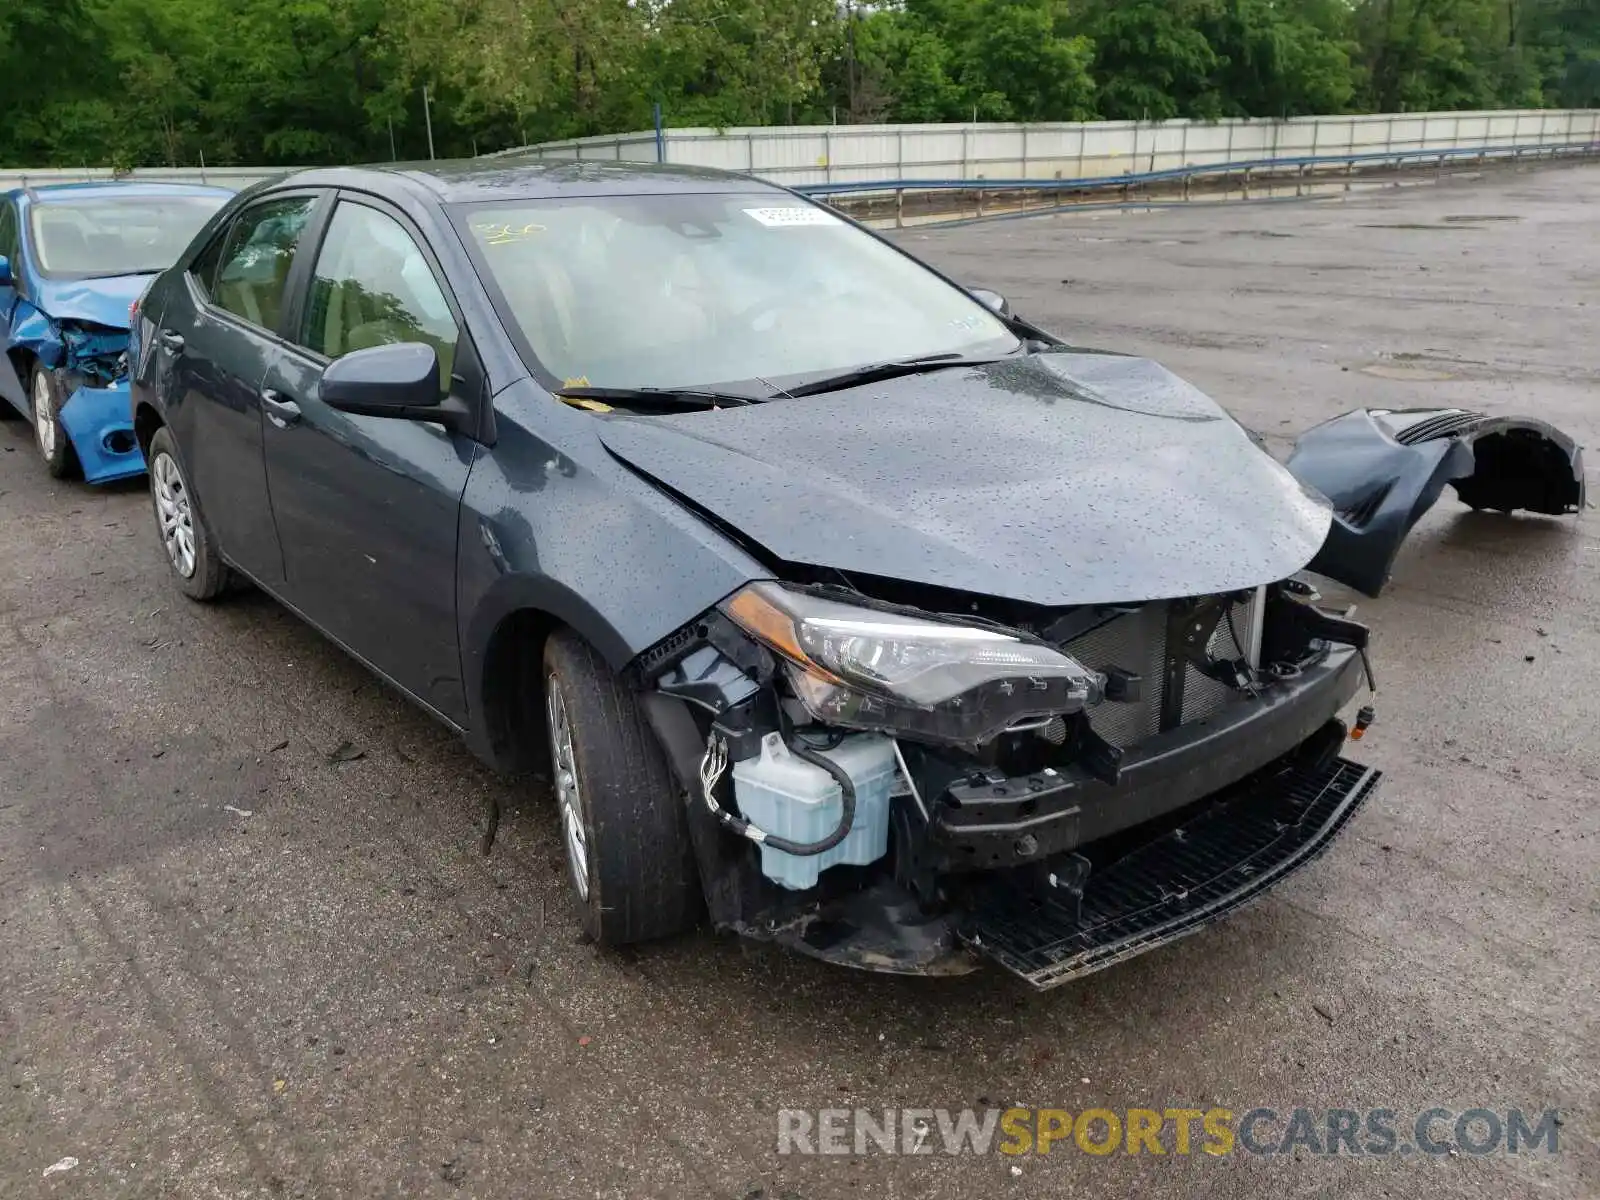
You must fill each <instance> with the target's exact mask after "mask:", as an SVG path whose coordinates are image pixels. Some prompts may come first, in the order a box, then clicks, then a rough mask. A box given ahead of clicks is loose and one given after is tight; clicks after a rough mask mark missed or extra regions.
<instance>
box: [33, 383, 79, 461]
mask: <svg viewBox="0 0 1600 1200" xmlns="http://www.w3.org/2000/svg"><path fill="white" fill-rule="evenodd" d="M61 400H62V396H61V388H60V387H59V386H58V385H57V383H56V373H55V372H54V371H51V370H48V369H47V368H45V367H44V366H43V365H41V364H37V363H36V364H34V368H33V376H32V378H31V379H29V381H28V404H29V408H30V410H31V411H30V413H29V416H30V417H32V419H33V440H34V444H35V445H37V446H38V447H39V457H40V458H42V459H44V465H45V469H46V470H48V471H49V472H50V474H51V476H53V477H54V478H56V479H65V478H67V476H69V475H71V474H72V472H73V468H74V467H76V466H77V465H78V456H77V454H76V452H74V451H73V449H72V439H71V438H69V437H68V436H67V431H66V430H65V429H63V428H62V427H61V416H60V413H61Z"/></svg>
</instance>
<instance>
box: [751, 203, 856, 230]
mask: <svg viewBox="0 0 1600 1200" xmlns="http://www.w3.org/2000/svg"><path fill="white" fill-rule="evenodd" d="M744 213H745V216H747V217H753V218H755V219H756V220H757V221H760V222H761V223H762V224H763V225H766V226H769V227H771V228H773V229H787V228H789V227H790V226H797V225H838V224H840V223H841V222H840V220H839V218H838V217H836V216H834V215H833V214H832V213H831V212H826V211H824V210H823V209H820V208H810V207H806V208H799V207H790V208H747V209H745V210H744Z"/></svg>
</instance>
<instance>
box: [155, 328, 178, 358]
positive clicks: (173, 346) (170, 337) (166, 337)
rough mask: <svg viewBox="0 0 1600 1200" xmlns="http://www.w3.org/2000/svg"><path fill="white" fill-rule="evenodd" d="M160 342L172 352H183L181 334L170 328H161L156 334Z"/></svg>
mask: <svg viewBox="0 0 1600 1200" xmlns="http://www.w3.org/2000/svg"><path fill="white" fill-rule="evenodd" d="M157 336H158V337H159V338H160V339H161V344H162V346H164V347H165V348H166V349H167V350H168V351H169V352H170V353H172V354H182V353H183V334H181V333H173V332H172V330H170V329H163V330H162V331H161V332H160V333H159V334H158V335H157Z"/></svg>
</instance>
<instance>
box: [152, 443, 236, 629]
mask: <svg viewBox="0 0 1600 1200" xmlns="http://www.w3.org/2000/svg"><path fill="white" fill-rule="evenodd" d="M147 457H148V459H149V463H148V466H149V470H150V503H151V506H152V507H153V508H154V510H155V515H156V532H157V533H158V534H159V535H160V538H161V548H162V549H163V550H164V551H165V552H166V555H167V566H168V567H169V568H170V569H171V571H172V578H173V581H174V582H176V583H177V585H178V589H179V590H180V591H182V592H183V594H184V595H185V596H188V597H189V599H191V600H199V601H202V602H204V601H210V600H215V599H216V598H217V597H218V596H220V595H222V593H223V592H224V591H226V590H227V588H228V574H229V573H228V568H227V566H226V565H224V563H223V561H222V555H221V554H219V553H218V552H217V546H216V543H215V542H214V541H213V540H212V537H211V531H210V530H209V529H208V528H206V522H205V517H204V516H203V515H202V514H201V512H200V506H199V505H198V504H197V503H196V502H195V498H194V495H193V494H192V493H191V492H190V491H189V482H188V477H187V476H186V475H185V474H184V473H183V464H182V463H181V462H180V461H179V460H178V447H177V443H176V442H175V441H174V440H173V437H172V434H171V433H170V432H169V431H168V430H167V429H165V428H161V429H158V430H156V434H155V436H154V437H153V438H151V439H150V450H149V453H148V455H147Z"/></svg>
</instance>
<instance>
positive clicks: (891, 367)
mask: <svg viewBox="0 0 1600 1200" xmlns="http://www.w3.org/2000/svg"><path fill="white" fill-rule="evenodd" d="M999 361H1000V360H999V359H998V358H967V357H966V356H965V355H961V354H925V355H923V356H922V357H921V358H906V359H898V360H895V361H892V362H881V363H871V364H869V365H867V366H865V367H856V368H855V369H854V370H850V371H842V372H840V373H839V374H837V375H829V376H827V377H825V378H823V379H813V380H812V381H811V382H809V383H797V384H795V385H794V386H793V387H791V388H785V389H784V393H785V395H788V396H793V397H799V396H817V395H820V394H822V393H823V392H837V391H841V390H843V389H844V388H849V387H859V386H860V385H862V384H864V383H878V382H880V381H882V380H885V379H898V378H900V377H901V376H902V375H921V374H923V373H924V372H927V371H940V370H943V369H944V368H946V367H979V366H983V365H984V364H985V363H992V362H999Z"/></svg>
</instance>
